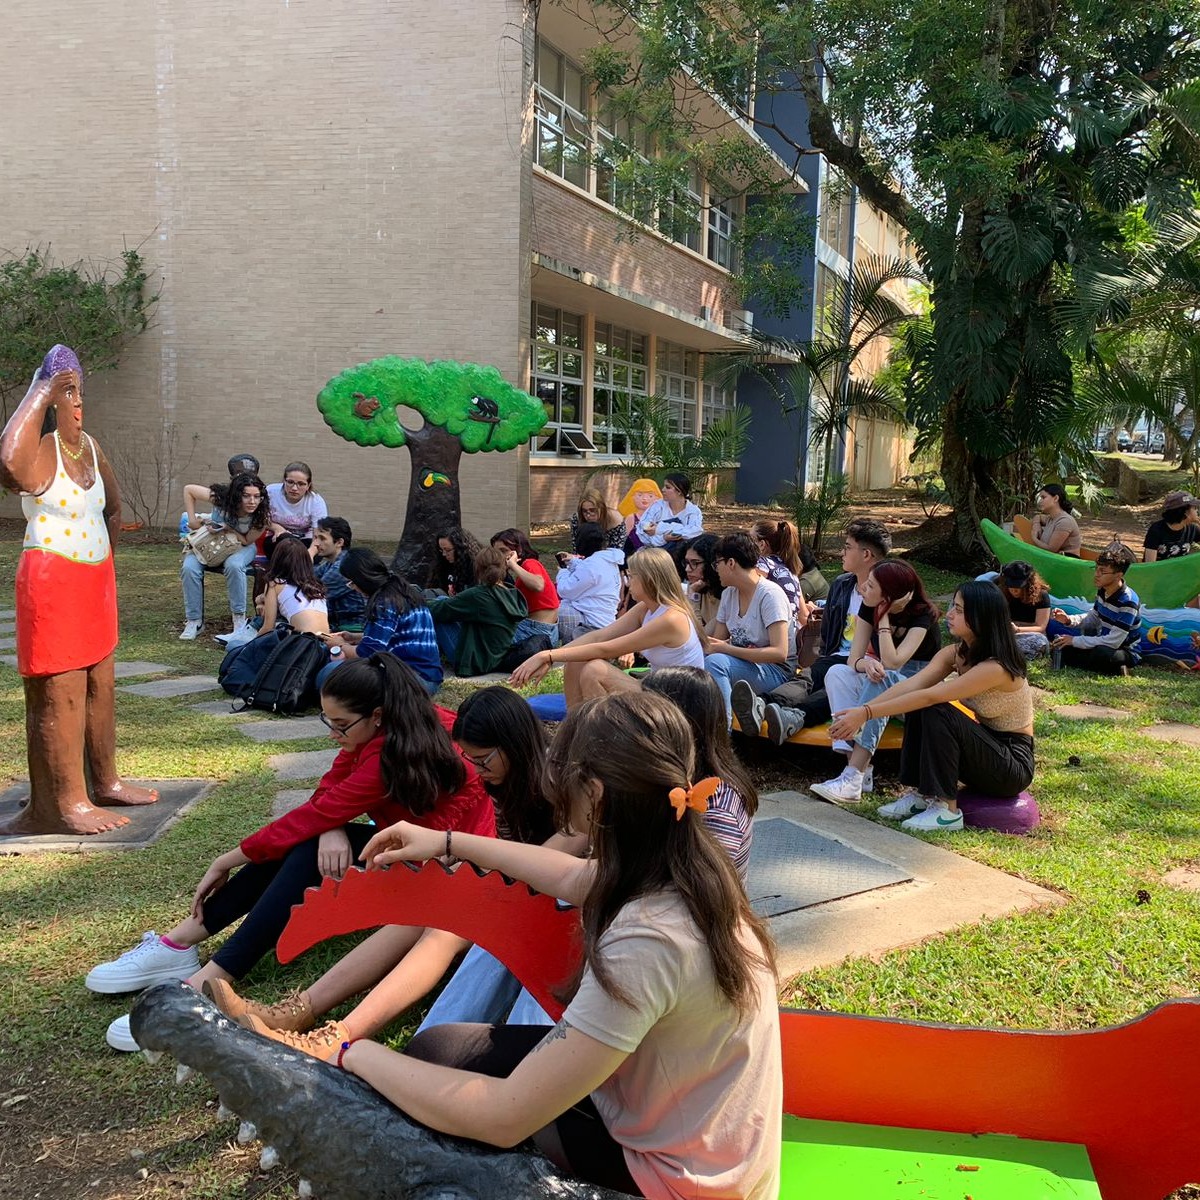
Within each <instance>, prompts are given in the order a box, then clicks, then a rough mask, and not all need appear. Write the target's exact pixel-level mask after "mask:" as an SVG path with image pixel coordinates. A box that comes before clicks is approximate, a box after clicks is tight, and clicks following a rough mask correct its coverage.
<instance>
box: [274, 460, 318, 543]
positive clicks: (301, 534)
mask: <svg viewBox="0 0 1200 1200" xmlns="http://www.w3.org/2000/svg"><path fill="white" fill-rule="evenodd" d="M267 499H268V501H270V504H271V534H272V536H273V537H282V536H284V535H285V534H290V535H291V536H292V537H295V538H299V539H300V540H301V541H302V542H303V543H304V544H305V545H306V546H310V545H312V539H313V534H314V533H316V532H317V522H318V521H319V520H321V518H322V517H327V516H329V508H328V506H327V505H326V503H325V500H324V499H323V497H322V496H321V494H320V493H319V492H314V491H313V483H312V467H310V466H309V465H308V463H302V462H293V463H288V465H287V466H286V467H284V469H283V482H282V483H272V484H270V485H269V486H268V488H267ZM268 553H270V551H269V550H268Z"/></svg>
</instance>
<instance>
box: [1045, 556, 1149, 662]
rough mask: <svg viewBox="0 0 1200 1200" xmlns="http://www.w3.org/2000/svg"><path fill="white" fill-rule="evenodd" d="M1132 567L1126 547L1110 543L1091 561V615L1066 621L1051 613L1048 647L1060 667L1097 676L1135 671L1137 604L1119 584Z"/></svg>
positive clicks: (1056, 612)
mask: <svg viewBox="0 0 1200 1200" xmlns="http://www.w3.org/2000/svg"><path fill="white" fill-rule="evenodd" d="M1132 565H1133V552H1132V551H1131V550H1130V549H1129V547H1128V546H1126V545H1124V544H1123V543H1121V542H1113V543H1112V544H1111V545H1109V546H1107V547H1105V549H1104V551H1103V552H1102V553H1101V555H1100V557H1099V558H1097V559H1096V574H1095V579H1096V587H1097V589H1098V591H1097V592H1096V600H1095V603H1094V604H1093V605H1092V608H1091V611H1090V612H1086V613H1082V614H1076V615H1075V616H1069V615H1068V614H1067V613H1065V612H1063V610H1062V609H1061V608H1055V609H1052V610H1051V612H1050V616H1051V621H1050V628H1049V630H1048V632H1049V633H1050V635H1051V642H1050V645H1051V647H1052V648H1053V649H1054V650H1055V651H1058V652H1059V653H1060V654H1061V660H1060V661H1061V663H1062V665H1064V666H1068V667H1080V668H1081V669H1083V670H1085V671H1093V672H1095V673H1097V674H1101V675H1125V674H1127V673H1128V669H1129V668H1130V667H1134V666H1137V664H1138V662H1139V661H1140V658H1139V655H1138V653H1137V651H1136V649H1135V647H1136V645H1137V643H1138V640H1139V639H1140V638H1141V619H1142V602H1141V600H1139V599H1138V595H1137V592H1135V591H1134V590H1133V589H1132V588H1130V587H1128V586H1127V585H1126V583H1125V572H1126V571H1128V570H1129V568H1130V567H1131V566H1132ZM1076 631H1078V632H1076ZM1055 658H1056V661H1059V656H1058V655H1057V654H1056V656H1055Z"/></svg>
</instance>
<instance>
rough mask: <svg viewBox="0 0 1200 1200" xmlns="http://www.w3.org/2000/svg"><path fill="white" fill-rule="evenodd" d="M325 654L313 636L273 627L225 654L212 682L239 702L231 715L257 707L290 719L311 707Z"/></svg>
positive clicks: (320, 642) (314, 703)
mask: <svg viewBox="0 0 1200 1200" xmlns="http://www.w3.org/2000/svg"><path fill="white" fill-rule="evenodd" d="M328 662H329V650H328V648H327V647H326V645H325V643H324V642H322V641H321V639H320V638H318V637H317V636H316V635H315V634H311V633H295V632H293V631H292V630H290V629H275V630H272V631H271V633H269V634H267V635H266V636H264V637H259V638H255V639H254V640H253V641H252V642H247V643H246V644H245V645H244V646H235V647H234V648H233V649H232V650H230V651H229V653H228V654H226V655H225V658H224V660H223V661H222V663H221V669H220V671H219V672H218V674H217V679H218V681H219V682H220V684H221V687H223V688H224V689H225V691H227V692H228V693H229V694H230V695H231V696H234V697H236V698H237V699H238V700H239V701H240V702H241V703H240V705H237V706H235V709H234V711H236V712H242V711H244V710H245V709H247V708H257V709H261V710H263V711H264V712H273V713H279V714H280V715H282V716H294V715H295V714H296V713H301V712H304V711H305V710H306V709H310V708H315V707H316V705H317V703H318V698H317V675H318V673H319V672H320V670H321V668H322V667H324V666H325V665H326V663H328Z"/></svg>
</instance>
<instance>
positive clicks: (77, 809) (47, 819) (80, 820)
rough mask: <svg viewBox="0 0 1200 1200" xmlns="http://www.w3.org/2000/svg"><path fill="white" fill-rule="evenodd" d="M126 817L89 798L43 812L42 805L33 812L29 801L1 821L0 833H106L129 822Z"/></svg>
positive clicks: (9, 835)
mask: <svg viewBox="0 0 1200 1200" xmlns="http://www.w3.org/2000/svg"><path fill="white" fill-rule="evenodd" d="M128 824H129V818H128V817H123V816H121V815H120V814H119V813H110V812H105V811H104V809H102V808H97V807H96V806H95V805H94V804H92V803H91V801H90V800H87V799H84V800H80V801H76V802H74V803H67V804H62V805H60V806H59V807H58V809H57V810H55V809H51V810H50V811H46V806H44V805H43V806H42V808H41V810H40V811H39V812H36V813H35V812H34V806H33V805H32V804H30V803H28V802H26V803H25V805H24V807H23V808H22V809H21V811H20V812H19V813H17V815H16V816H15V817H13V818H12V819H11V820H9V821H6V822H4V823H3V824H0V836H3V837H20V836H23V835H27V834H39V833H107V832H108V831H109V830H110V829H120V828H121V826H122V825H128Z"/></svg>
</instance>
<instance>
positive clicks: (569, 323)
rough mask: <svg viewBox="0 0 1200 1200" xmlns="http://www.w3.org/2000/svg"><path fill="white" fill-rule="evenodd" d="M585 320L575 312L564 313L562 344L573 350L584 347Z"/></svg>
mask: <svg viewBox="0 0 1200 1200" xmlns="http://www.w3.org/2000/svg"><path fill="white" fill-rule="evenodd" d="M582 330H583V321H582V318H581V317H578V316H576V315H575V314H574V313H563V314H562V344H563V345H564V346H567V347H569V348H570V349H572V350H581V349H582V348H583V333H582Z"/></svg>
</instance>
